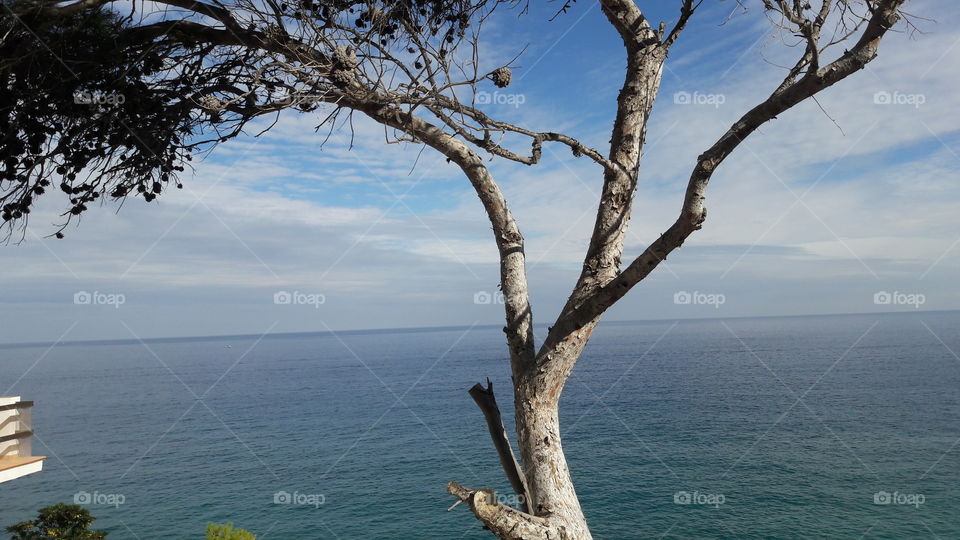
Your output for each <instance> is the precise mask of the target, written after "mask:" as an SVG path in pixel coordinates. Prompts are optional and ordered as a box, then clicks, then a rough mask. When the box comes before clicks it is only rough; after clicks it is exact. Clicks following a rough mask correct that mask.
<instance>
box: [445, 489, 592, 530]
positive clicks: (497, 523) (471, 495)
mask: <svg viewBox="0 0 960 540" xmlns="http://www.w3.org/2000/svg"><path fill="white" fill-rule="evenodd" d="M447 493H449V494H451V495H453V496H454V497H456V498H457V499H458V500H459V501H461V502H466V503H468V504H469V505H470V510H472V511H473V515H475V516H476V517H477V519H479V520H480V521H481V522H482V523H483V524H484V525H486V528H488V529H490V532H492V533H493V534H495V535H496V536H497V538H500V539H502V540H574V539H573V537H572V536H571V535H570V534H568V533H567V531H566V529H565V527H563V526H562V525H555V524H553V523H551V522H550V520H549V519H547V518H542V517H537V516H532V515H530V514H527V513H526V512H521V511H519V510H517V509H516V508H513V507H512V506H507V505H505V504H501V503H499V502H497V496H496V493H495V492H494V491H493V490H492V489H470V488H468V487H466V486H464V485H461V484H458V483H456V482H450V483H449V484H447ZM451 508H452V507H451Z"/></svg>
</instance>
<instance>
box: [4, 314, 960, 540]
mask: <svg viewBox="0 0 960 540" xmlns="http://www.w3.org/2000/svg"><path fill="white" fill-rule="evenodd" d="M502 339H503V334H502V332H501V331H500V329H499V328H473V329H466V328H460V329H441V330H428V331H418V332H395V333H384V332H367V333H343V334H339V335H338V336H332V335H325V334H316V335H300V336H276V337H268V338H266V339H263V340H261V341H257V339H256V338H255V337H250V338H231V339H206V340H166V341H153V342H148V343H147V346H146V347H145V346H144V345H142V344H139V343H127V344H98V345H61V346H57V347H55V348H53V349H51V350H49V351H46V348H45V347H7V348H0V387H2V388H0V391H3V390H7V388H9V387H10V386H11V385H14V386H13V388H12V389H11V390H10V392H7V393H9V394H13V395H22V396H23V397H24V399H31V400H34V401H35V402H36V403H37V404H36V407H35V410H34V428H35V430H36V432H37V434H38V436H37V437H36V439H35V440H34V446H35V453H38V454H45V455H48V456H50V457H49V458H48V459H47V461H46V464H45V468H44V471H43V472H41V473H39V474H36V475H32V476H29V477H25V478H21V479H18V480H15V481H13V482H10V483H5V484H2V485H0V524H2V525H4V526H6V525H10V524H12V523H15V522H18V521H21V520H24V519H28V518H30V517H31V516H32V515H33V514H34V513H35V511H36V510H37V509H38V508H40V507H42V506H45V505H49V504H52V503H55V502H59V501H63V502H73V499H74V496H75V494H77V493H81V492H87V493H90V494H91V497H90V498H91V500H92V502H93V503H94V504H91V505H90V506H89V508H90V510H91V511H92V512H93V514H94V515H95V516H97V518H98V520H97V525H98V526H99V527H100V528H103V529H106V530H108V531H109V532H110V534H109V537H110V538H114V539H125V538H142V539H148V538H149V539H153V538H174V539H180V538H200V537H201V536H202V531H203V529H204V526H205V524H206V523H207V522H208V521H228V520H230V521H233V522H234V523H236V524H237V525H238V526H241V527H244V528H247V529H249V530H251V531H253V532H255V533H257V534H258V538H260V539H261V540H262V539H312V538H330V539H335V538H342V539H346V538H364V539H365V538H384V539H393V538H403V539H406V538H488V537H489V538H492V536H490V535H489V533H486V532H484V531H482V530H481V529H480V527H479V526H478V524H477V522H476V521H475V520H474V519H473V518H472V517H471V516H470V514H469V511H468V510H467V509H465V508H464V507H463V506H460V507H457V508H455V509H454V510H453V511H450V512H448V511H447V507H448V506H449V505H450V504H451V503H452V498H451V497H450V496H449V495H447V494H446V493H445V492H444V486H445V485H446V483H447V482H448V481H450V480H456V481H459V482H461V483H463V484H466V485H469V486H472V487H492V488H494V489H497V490H498V491H500V490H502V491H503V492H504V493H509V492H508V484H507V482H506V480H505V479H504V478H503V475H502V473H501V472H500V469H499V464H498V461H497V458H496V455H495V454H494V452H493V450H492V445H491V444H490V442H489V440H488V438H487V435H486V430H485V428H484V424H483V420H482V416H481V415H480V413H479V411H478V410H477V409H476V407H475V406H474V405H473V403H472V401H471V400H470V398H469V396H468V395H467V393H466V389H467V388H469V387H470V386H471V385H472V384H473V383H475V382H477V381H480V380H482V379H483V378H485V377H490V378H491V379H493V380H494V382H495V384H497V385H498V388H499V389H500V392H499V395H500V401H501V406H502V407H503V408H504V409H506V410H505V411H504V417H505V418H506V419H507V420H508V421H509V420H510V419H511V418H512V411H511V410H510V400H509V399H508V396H509V391H508V381H509V373H508V367H507V360H506V359H505V357H504V352H505V347H504V346H503V344H502ZM341 340H342V341H341ZM228 345H229V346H230V347H229V348H228V347H227V346H228ZM950 349H953V350H954V351H960V313H917V314H905V315H869V316H868V315H862V316H828V317H800V318H770V319H729V320H726V321H719V320H710V321H685V322H679V323H675V322H669V321H668V322H648V323H630V324H610V323H606V324H604V325H601V327H600V329H598V331H597V332H596V333H595V334H594V338H593V340H592V342H591V344H590V346H589V348H588V350H587V352H586V354H585V356H584V358H583V359H582V361H581V363H580V364H579V365H578V367H577V371H576V373H575V375H574V378H573V379H572V380H571V382H570V383H569V385H568V387H567V390H566V391H565V392H564V401H563V410H562V415H563V418H562V421H563V426H564V433H563V436H564V446H565V449H566V452H567V456H568V459H569V461H570V466H571V470H572V471H573V475H574V480H575V482H576V484H577V487H578V491H579V493H580V495H581V499H582V502H583V505H584V508H585V511H586V513H587V515H588V518H589V520H590V523H591V526H592V529H593V531H594V535H595V537H596V538H609V539H613V538H960V512H958V510H960V487H958V486H960V482H958V480H960V446H958V441H960V422H958V417H960V358H957V357H956V356H955V355H954V354H953V353H952V352H951V351H950ZM24 373H26V375H24V376H23V377H22V378H21V379H20V380H19V381H17V379H18V378H20V377H21V375H23V374H24ZM14 381H17V382H16V383H15V384H14ZM598 398H601V399H600V401H598ZM508 429H509V430H511V433H512V426H509V427H508ZM881 491H883V492H888V493H890V494H891V499H892V500H893V503H892V504H875V503H874V497H875V494H876V493H878V492H881ZM278 492H287V493H290V494H291V496H290V498H291V499H294V498H295V499H296V502H299V503H301V504H283V503H282V502H281V503H275V501H274V499H275V495H276V494H277V493H278ZM684 492H685V493H684ZM294 494H295V495H294ZM894 494H895V495H894ZM81 496H82V495H81ZM121 496H122V497H121ZM880 497H881V499H882V498H883V495H882V494H881V495H880ZM687 498H689V499H690V500H691V504H677V503H676V502H675V499H678V500H680V502H683V501H685V500H687ZM279 499H280V500H281V501H283V500H284V496H283V494H282V493H281V495H280V496H279ZM120 500H122V504H116V503H117V502H118V501H120ZM98 503H99V504H98ZM104 503H113V505H112V506H111V505H110V504H104ZM321 503H322V504H321ZM697 503H705V504H697ZM706 503H709V504H706ZM899 503H903V504H899ZM906 503H912V504H906Z"/></svg>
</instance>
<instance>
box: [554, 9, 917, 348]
mask: <svg viewBox="0 0 960 540" xmlns="http://www.w3.org/2000/svg"><path fill="white" fill-rule="evenodd" d="M905 1H906V0H880V2H879V3H878V4H877V6H876V7H875V8H874V12H873V16H872V17H871V18H870V21H869V22H868V24H867V27H866V29H865V30H864V32H863V34H862V35H861V36H860V39H859V40H858V41H857V43H856V45H854V47H853V48H851V49H850V50H848V51H847V52H846V53H844V54H843V55H842V56H841V57H840V58H838V59H837V60H835V61H833V62H831V63H830V64H828V65H827V66H824V67H823V68H821V69H819V70H817V71H816V72H811V73H808V74H807V75H806V76H805V77H803V78H801V79H799V80H798V81H796V82H795V83H793V84H791V85H788V86H787V87H785V88H783V89H778V90H777V91H776V92H774V93H773V94H772V95H771V96H770V97H769V98H767V99H766V100H765V101H763V102H762V103H760V104H759V105H757V106H756V107H754V108H753V109H751V110H750V111H748V112H747V113H746V114H744V115H743V116H742V117H741V118H740V119H739V120H738V121H737V122H735V123H734V124H733V125H732V126H731V127H730V129H729V130H728V131H727V132H726V133H725V134H724V135H723V136H722V137H721V138H720V139H719V140H717V142H716V143H714V144H713V146H711V147H710V148H709V149H708V150H707V151H706V152H704V153H703V154H701V155H700V156H699V157H698V159H697V163H696V165H695V167H694V169H693V172H692V173H691V175H690V180H689V182H688V183H687V191H686V194H685V196H684V202H683V206H682V209H681V212H680V216H679V217H678V218H677V220H676V222H674V224H673V225H671V226H670V228H669V229H667V231H666V232H664V233H663V234H662V235H660V237H659V238H658V239H657V240H656V241H654V242H653V243H652V244H650V245H649V246H648V247H647V248H646V249H645V250H644V251H643V253H642V254H641V255H640V256H639V257H637V258H636V259H634V260H633V262H631V263H630V265H629V266H628V267H627V268H626V269H624V270H623V272H621V273H620V274H619V275H617V277H616V278H615V279H613V280H612V281H610V282H609V283H607V284H605V285H604V286H603V287H601V288H600V289H598V290H597V291H596V292H595V293H594V294H592V295H591V296H590V298H588V299H586V300H585V301H584V302H583V303H581V304H580V305H578V306H575V307H573V309H571V310H569V311H568V312H567V313H565V314H564V315H561V317H560V319H559V321H558V325H557V326H555V327H554V329H553V330H552V331H551V335H552V334H554V332H557V335H560V336H563V335H567V334H569V333H570V332H573V331H575V330H576V329H578V328H580V327H582V326H583V325H584V324H588V323H589V322H590V321H592V320H593V319H595V318H596V317H598V316H599V315H600V314H602V313H603V312H604V311H606V309H607V308H609V307H610V306H612V305H613V304H614V303H616V302H617V301H618V300H619V299H620V298H623V296H624V295H626V294H627V292H628V291H629V290H630V289H631V288H632V287H633V286H634V285H636V284H637V283H639V282H640V281H641V280H643V279H644V278H645V277H647V275H649V274H650V272H651V271H652V270H653V269H654V268H656V267H657V266H658V265H659V264H660V263H661V262H662V261H664V260H666V258H667V255H669V254H670V252H672V251H673V250H674V249H677V248H679V247H680V246H681V245H682V244H683V242H684V241H685V240H686V239H687V237H689V236H690V235H691V234H692V233H693V232H694V231H696V230H698V229H699V228H700V226H701V225H702V223H703V221H704V219H706V208H704V206H703V201H704V198H705V192H706V188H707V184H708V183H709V182H710V179H711V177H712V176H713V173H714V171H715V170H716V168H717V167H718V166H719V165H720V164H721V163H722V162H723V160H724V159H726V157H727V156H728V155H730V153H731V152H732V151H733V150H734V149H735V148H737V147H738V146H739V145H740V143H742V142H743V141H744V140H745V139H746V138H747V137H748V136H749V135H750V134H751V133H753V132H754V131H755V130H756V129H757V128H758V127H760V126H761V125H762V124H764V123H766V122H768V121H770V120H772V119H775V118H776V117H777V115H779V114H781V113H783V112H784V111H786V110H787V109H790V108H791V107H793V106H794V105H796V104H798V103H800V102H801V101H803V100H805V99H807V98H809V97H811V96H813V95H815V94H817V93H818V92H820V91H822V90H824V89H825V88H828V87H830V86H832V85H834V84H836V83H837V82H839V81H841V80H843V79H845V78H846V77H848V76H850V75H851V74H853V73H855V72H857V71H859V70H861V69H863V67H864V66H865V65H866V64H867V63H868V62H870V61H871V60H873V59H874V58H876V56H877V50H878V47H879V44H880V39H881V38H882V37H883V36H884V34H886V32H887V31H888V30H889V29H890V28H891V27H892V26H893V25H894V24H896V22H897V21H898V20H899V18H900V16H899V14H898V9H899V8H900V6H901V5H902V4H903V3H904V2H905ZM545 346H546V343H545Z"/></svg>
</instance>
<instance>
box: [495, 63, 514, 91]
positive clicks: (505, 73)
mask: <svg viewBox="0 0 960 540" xmlns="http://www.w3.org/2000/svg"><path fill="white" fill-rule="evenodd" d="M511 77H513V74H512V73H510V69H509V68H505V67H502V68H497V70H496V71H494V72H493V73H492V74H491V75H490V79H491V80H493V84H495V85H497V88H506V87H507V85H509V84H510V79H511Z"/></svg>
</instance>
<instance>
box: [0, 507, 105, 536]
mask: <svg viewBox="0 0 960 540" xmlns="http://www.w3.org/2000/svg"><path fill="white" fill-rule="evenodd" d="M95 519H96V518H94V517H93V516H91V515H90V511H89V510H87V509H86V508H83V507H82V506H80V505H78V504H63V503H58V504H55V505H53V506H48V507H46V508H41V509H40V511H39V512H38V513H37V519H34V520H30V521H24V522H22V523H17V524H16V525H12V526H10V527H7V532H8V533H10V534H11V535H12V536H11V540H103V539H104V538H106V537H107V533H105V532H103V531H91V530H90V525H91V524H92V523H93V521H94V520H95Z"/></svg>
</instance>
